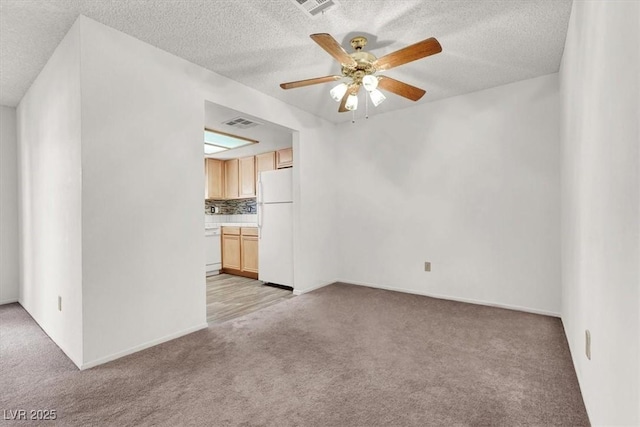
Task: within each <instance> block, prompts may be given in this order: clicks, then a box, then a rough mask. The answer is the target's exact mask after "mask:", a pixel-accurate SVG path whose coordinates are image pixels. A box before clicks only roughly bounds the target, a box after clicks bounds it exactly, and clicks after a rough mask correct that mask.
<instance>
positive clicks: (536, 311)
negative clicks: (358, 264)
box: [337, 279, 560, 317]
mask: <svg viewBox="0 0 640 427" xmlns="http://www.w3.org/2000/svg"><path fill="white" fill-rule="evenodd" d="M337 282H341V283H346V284H349V285H357V286H367V287H369V288H376V289H384V290H387V291H396V292H404V293H407V294H414V295H422V296H425V297H431V298H438V299H446V300H449V301H458V302H466V303H469V304H477V305H486V306H489V307H498V308H505V309H507V310H515V311H524V312H525V313H533V314H542V315H544V316H552V317H560V313H555V312H552V311H547V310H539V309H537V308H529V307H521V306H518V305H509V304H501V303H496V302H490V301H482V300H476V299H471V298H460V297H456V296H451V295H441V294H434V293H429V292H422V291H416V290H413V289H403V288H394V287H391V286H384V285H378V284H375V283H366V282H354V281H353V280H347V279H338V280H337Z"/></svg>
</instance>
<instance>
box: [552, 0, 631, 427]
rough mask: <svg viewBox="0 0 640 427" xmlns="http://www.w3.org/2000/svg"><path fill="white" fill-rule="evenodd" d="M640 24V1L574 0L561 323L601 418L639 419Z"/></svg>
mask: <svg viewBox="0 0 640 427" xmlns="http://www.w3.org/2000/svg"><path fill="white" fill-rule="evenodd" d="M639 28H640V3H639V2H635V1H629V2H622V1H594V2H577V1H576V2H573V9H572V12H571V19H570V22H569V29H568V33H567V40H566V44H565V50H564V55H563V60H562V66H561V69H560V81H561V94H562V95H561V104H562V124H563V127H562V276H563V277H562V284H563V286H562V291H563V293H562V320H563V323H564V328H565V332H566V335H567V340H568V342H569V346H570V348H571V353H572V356H573V361H574V364H575V367H576V371H577V374H578V379H579V381H580V386H581V389H582V394H583V398H584V401H585V405H586V408H587V411H588V413H589V417H590V420H591V423H592V424H593V425H640V404H639V402H640V317H639V316H640V315H639V313H640V249H639V247H640V174H639V170H640V149H639V146H640V128H639V125H638V122H639V121H640V120H639V117H640V81H639V80H640V30H639ZM585 330H589V331H590V333H591V360H589V359H587V357H586V355H585Z"/></svg>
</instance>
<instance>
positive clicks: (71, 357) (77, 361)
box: [18, 301, 81, 369]
mask: <svg viewBox="0 0 640 427" xmlns="http://www.w3.org/2000/svg"><path fill="white" fill-rule="evenodd" d="M18 303H19V304H20V307H22V308H23V310H24V311H26V312H27V314H28V315H29V316H30V317H31V319H32V320H33V321H34V322H36V324H37V325H38V327H39V328H40V329H42V332H44V333H45V334H46V335H47V337H48V338H49V339H50V340H51V341H53V343H54V344H55V345H57V346H58V348H59V349H60V350H62V352H63V353H64V354H65V356H67V357H68V358H69V360H71V362H73V364H74V365H76V367H78V369H81V368H80V366H81V363H80V362H81V361H80V358H79V357H75V356H74V355H73V353H72V352H71V351H69V349H68V348H67V346H66V345H64V344H60V342H58V341H57V340H54V339H53V338H52V337H51V334H49V332H48V331H47V329H45V328H44V327H42V325H41V324H40V322H38V320H37V319H36V318H35V317H33V314H31V312H30V311H29V310H28V309H27V308H26V307H25V306H24V304H23V303H22V301H18Z"/></svg>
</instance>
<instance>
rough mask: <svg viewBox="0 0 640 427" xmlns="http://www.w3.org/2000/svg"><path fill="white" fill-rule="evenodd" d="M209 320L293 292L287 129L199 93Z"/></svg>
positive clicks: (242, 312)
mask: <svg viewBox="0 0 640 427" xmlns="http://www.w3.org/2000/svg"><path fill="white" fill-rule="evenodd" d="M203 131H204V141H203V144H204V151H203V158H204V180H205V200H204V205H205V230H204V234H205V266H206V276H207V278H206V288H207V291H206V306H207V322H208V323H209V324H213V323H220V322H224V321H227V320H230V319H233V318H236V317H240V316H243V315H245V314H248V313H251V312H253V311H257V310H260V309H262V308H265V307H268V306H270V305H273V304H277V303H279V302H282V301H285V300H287V299H289V298H292V297H293V293H292V290H293V287H294V283H293V179H294V177H293V175H294V174H293V168H294V167H295V165H294V163H293V131H292V130H291V129H288V128H286V127H283V126H281V125H278V124H275V123H272V122H269V121H266V120H263V119H261V118H258V117H254V116H251V115H248V114H245V113H243V112H240V111H236V110H233V109H230V108H227V107H225V106H222V105H219V104H215V103H213V102H209V101H205V103H204V123H203Z"/></svg>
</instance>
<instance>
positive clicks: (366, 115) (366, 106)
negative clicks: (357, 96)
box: [364, 92, 369, 119]
mask: <svg viewBox="0 0 640 427" xmlns="http://www.w3.org/2000/svg"><path fill="white" fill-rule="evenodd" d="M364 118H365V119H368V118H369V97H368V96H367V93H366V92H365V93H364Z"/></svg>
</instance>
